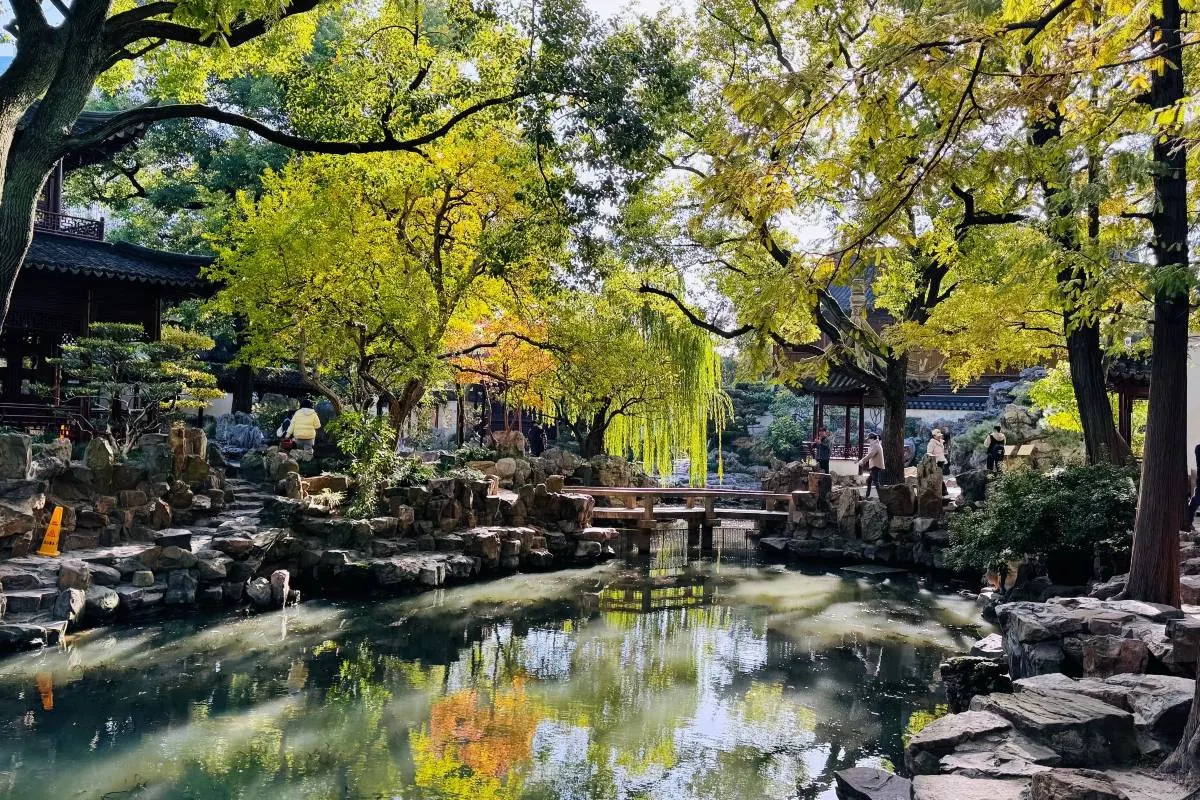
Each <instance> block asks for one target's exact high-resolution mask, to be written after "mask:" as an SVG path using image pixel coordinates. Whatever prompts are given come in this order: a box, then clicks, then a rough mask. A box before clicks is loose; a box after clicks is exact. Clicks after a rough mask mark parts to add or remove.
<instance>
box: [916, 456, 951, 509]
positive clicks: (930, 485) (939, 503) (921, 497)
mask: <svg viewBox="0 0 1200 800" xmlns="http://www.w3.org/2000/svg"><path fill="white" fill-rule="evenodd" d="M944 509H945V504H944V501H943V500H942V470H941V468H940V467H939V466H938V465H937V462H936V461H934V460H933V459H932V458H925V459H922V460H921V463H920V464H918V465H917V516H918V517H930V518H932V519H937V518H938V517H940V516H942V512H943V511H944Z"/></svg>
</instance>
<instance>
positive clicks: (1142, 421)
mask: <svg viewBox="0 0 1200 800" xmlns="http://www.w3.org/2000/svg"><path fill="white" fill-rule="evenodd" d="M1029 398H1030V401H1031V402H1032V403H1033V405H1034V406H1036V407H1037V408H1040V409H1041V410H1042V412H1043V413H1044V414H1045V415H1046V422H1047V424H1049V425H1050V427H1051V428H1054V429H1057V430H1059V431H1073V432H1076V433H1082V432H1083V421H1082V420H1081V419H1080V417H1079V403H1078V402H1077V401H1076V399H1075V389H1074V387H1073V386H1072V385H1071V368H1070V367H1069V366H1068V365H1067V364H1059V365H1058V366H1055V367H1052V368H1051V369H1050V370H1049V371H1048V372H1047V373H1046V377H1044V378H1041V379H1040V380H1037V381H1035V382H1034V383H1033V384H1032V385H1031V386H1030V387H1029ZM1108 402H1109V405H1110V406H1111V407H1112V413H1113V419H1114V420H1115V419H1117V395H1116V393H1114V392H1109V394H1108ZM1147 405H1148V404H1147V403H1146V402H1145V401H1140V400H1136V401H1134V404H1133V414H1132V415H1131V422H1132V427H1133V441H1131V442H1129V447H1130V449H1131V450H1132V451H1133V453H1134V455H1140V454H1141V452H1142V449H1143V448H1144V447H1145V444H1146V413H1147Z"/></svg>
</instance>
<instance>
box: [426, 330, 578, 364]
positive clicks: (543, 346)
mask: <svg viewBox="0 0 1200 800" xmlns="http://www.w3.org/2000/svg"><path fill="white" fill-rule="evenodd" d="M505 339H516V340H517V341H520V342H525V344H529V345H533V346H534V347H536V348H538V349H539V350H549V351H551V352H556V353H563V352H566V350H565V348H563V347H560V346H558V345H556V344H553V343H551V342H540V341H538V340H537V339H533V338H530V337H529V336H526V335H525V334H523V333H515V332H510V331H506V332H504V333H501V334H500V335H498V336H497V337H496V338H495V339H493V340H492V341H490V342H480V343H479V344H473V345H471V346H470V347H464V348H463V349H462V350H451V351H449V352H446V353H442V354H440V355H439V356H438V359H439V360H442V361H446V360H448V359H451V358H458V357H459V356H468V355H470V354H471V353H476V352H478V351H480V350H490V349H491V348H493V347H499V346H500V343H501V342H503V341H504V340H505Z"/></svg>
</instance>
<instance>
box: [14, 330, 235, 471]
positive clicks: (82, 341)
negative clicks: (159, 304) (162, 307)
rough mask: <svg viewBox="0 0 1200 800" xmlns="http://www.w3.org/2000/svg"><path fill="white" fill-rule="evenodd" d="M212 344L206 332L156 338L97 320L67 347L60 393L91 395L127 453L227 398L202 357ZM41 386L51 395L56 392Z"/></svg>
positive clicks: (176, 332) (173, 333) (169, 333)
mask: <svg viewBox="0 0 1200 800" xmlns="http://www.w3.org/2000/svg"><path fill="white" fill-rule="evenodd" d="M212 346H213V342H212V340H211V339H209V338H207V337H205V336H201V335H199V334H195V333H189V332H187V331H182V330H180V329H178V328H173V327H170V326H166V327H164V328H163V330H162V336H161V338H160V339H159V340H158V341H152V340H151V339H149V337H147V335H146V332H145V330H144V329H143V328H142V327H141V326H140V325H130V324H125V323H115V322H98V323H95V324H93V325H92V326H91V327H89V328H88V335H87V336H84V337H81V338H79V339H77V340H75V341H74V342H71V343H69V344H65V345H63V348H62V356H61V357H60V358H59V359H58V364H59V365H60V366H61V368H62V372H63V375H64V377H65V378H66V380H65V381H64V382H63V385H62V387H61V389H60V391H61V396H62V397H63V398H64V399H86V400H87V401H88V402H90V403H91V405H92V408H93V410H97V411H102V412H104V411H106V412H107V416H106V417H105V424H104V429H103V431H102V432H103V434H104V435H106V436H108V437H109V438H110V439H111V440H112V441H113V444H115V445H116V447H117V449H118V451H119V452H120V453H121V454H122V455H128V453H129V451H130V450H131V449H132V448H133V446H134V445H135V444H136V443H137V440H138V437H140V436H141V435H142V434H144V433H148V432H150V431H153V430H157V429H158V428H160V427H161V426H162V425H163V424H164V423H165V422H167V421H169V420H170V419H172V418H173V417H176V416H177V415H178V414H180V413H182V412H183V411H187V410H194V409H198V408H203V407H204V406H205V405H206V404H207V403H208V402H209V401H210V400H214V399H216V398H218V397H221V396H222V394H223V392H222V391H221V390H220V389H218V388H217V379H216V378H215V377H214V376H213V375H212V373H211V372H209V370H208V366H207V365H206V364H205V363H204V362H202V361H201V360H200V358H199V357H200V354H201V353H203V352H205V351H207V350H209V349H210V348H212ZM36 389H37V391H38V392H39V393H40V394H43V395H46V396H49V395H50V393H51V391H52V390H51V388H50V387H45V386H39V387H36Z"/></svg>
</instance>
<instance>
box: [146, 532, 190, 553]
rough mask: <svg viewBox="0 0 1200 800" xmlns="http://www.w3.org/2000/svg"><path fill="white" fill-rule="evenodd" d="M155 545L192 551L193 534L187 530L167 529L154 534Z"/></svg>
mask: <svg viewBox="0 0 1200 800" xmlns="http://www.w3.org/2000/svg"><path fill="white" fill-rule="evenodd" d="M154 543H155V544H156V545H158V546H159V547H172V546H174V547H180V548H182V549H184V550H191V549H192V532H191V531H190V530H188V529H187V528H166V529H164V530H161V531H159V532H158V533H156V534H154Z"/></svg>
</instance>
